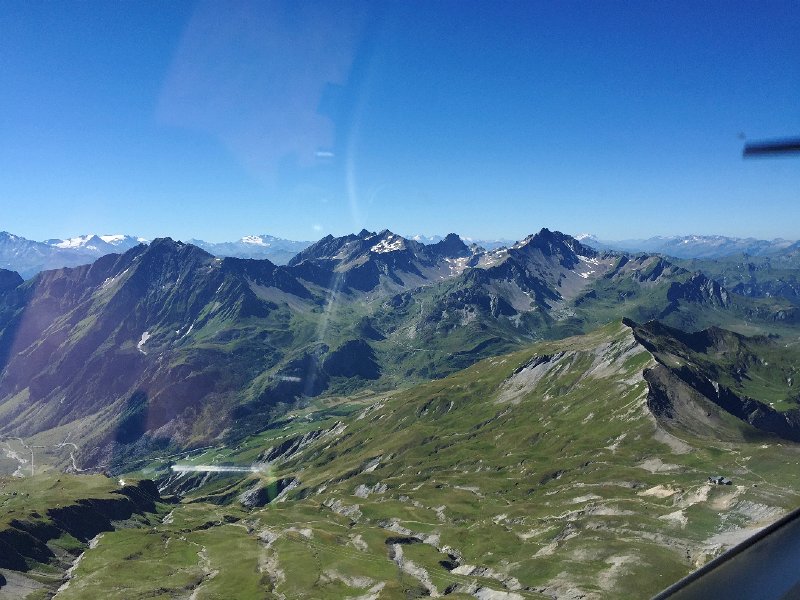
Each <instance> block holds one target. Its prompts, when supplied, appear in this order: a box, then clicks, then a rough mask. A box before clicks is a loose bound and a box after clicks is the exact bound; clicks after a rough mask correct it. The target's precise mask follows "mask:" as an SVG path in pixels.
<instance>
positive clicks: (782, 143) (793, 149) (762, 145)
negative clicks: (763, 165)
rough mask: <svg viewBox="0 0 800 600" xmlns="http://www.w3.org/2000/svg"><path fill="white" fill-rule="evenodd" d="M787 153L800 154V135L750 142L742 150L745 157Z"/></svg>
mask: <svg viewBox="0 0 800 600" xmlns="http://www.w3.org/2000/svg"><path fill="white" fill-rule="evenodd" d="M785 154H800V137H796V138H786V139H782V140H767V141H761V142H750V143H747V144H745V145H744V151H743V152H742V156H744V157H745V158H755V157H758V156H777V155H785Z"/></svg>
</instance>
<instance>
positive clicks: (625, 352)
mask: <svg viewBox="0 0 800 600" xmlns="http://www.w3.org/2000/svg"><path fill="white" fill-rule="evenodd" d="M787 344H790V345H789V346H788V347H787ZM798 353H799V350H798V348H797V346H796V345H791V343H790V342H787V341H786V340H785V339H777V338H774V337H744V336H741V335H738V334H735V333H733V332H730V331H726V330H722V329H720V328H716V327H715V328H709V329H707V330H704V331H700V332H698V333H694V334H688V333H685V332H682V331H680V330H677V329H674V328H670V327H667V326H664V325H663V324H661V323H658V322H650V323H646V324H637V323H634V322H632V321H628V320H626V321H625V322H624V323H623V322H621V321H617V322H614V323H612V324H609V325H606V326H604V327H602V328H600V329H597V330H595V331H593V332H592V333H590V334H588V335H582V336H578V337H571V338H567V339H563V340H558V341H546V342H540V343H537V344H534V345H529V346H527V347H525V348H524V349H522V350H518V351H516V352H514V353H510V354H504V355H501V356H497V357H493V358H488V359H484V360H482V361H479V362H477V363H476V364H474V365H472V366H470V367H468V368H467V369H465V370H462V371H459V372H456V373H454V374H452V375H450V376H448V377H446V378H443V379H439V380H436V381H431V382H427V383H423V384H420V385H417V386H413V387H410V388H407V389H404V390H400V391H391V392H363V393H361V394H358V395H354V396H351V397H349V398H332V397H329V398H319V399H315V400H314V401H313V402H312V403H311V405H310V406H308V407H306V408H304V409H302V410H296V411H293V413H292V415H290V417H291V418H287V419H286V420H285V422H283V423H282V424H281V426H280V427H276V428H272V429H267V430H264V431H262V432H259V433H257V434H255V435H253V436H247V437H245V438H243V439H241V440H239V442H238V443H237V444H235V445H229V446H225V445H222V444H218V445H216V446H214V447H213V448H206V449H203V450H201V451H198V452H195V453H190V454H188V455H187V454H184V455H182V456H181V457H179V460H178V463H179V465H174V464H173V463H174V458H172V459H170V458H168V457H165V458H159V459H154V460H152V461H149V462H147V463H146V464H144V465H143V466H142V468H141V470H140V471H139V472H137V473H131V474H126V475H124V478H125V479H126V480H128V479H132V480H135V479H136V478H138V477H142V476H146V477H150V478H154V479H156V480H157V482H158V484H159V486H160V487H161V490H162V494H163V495H164V498H165V499H169V494H177V496H178V497H179V498H180V499H181V500H180V502H174V500H175V499H174V498H173V502H174V503H173V504H171V505H163V504H159V505H158V506H157V508H156V512H157V513H158V514H157V517H155V518H154V517H153V516H148V515H142V516H141V517H139V518H140V520H141V522H138V523H123V524H120V525H116V524H115V525H114V529H115V530H114V531H111V530H110V529H111V528H108V531H107V532H106V533H104V535H103V537H102V538H100V539H99V540H98V539H95V540H94V542H93V544H94V547H93V548H90V549H88V550H86V552H85V555H84V556H83V558H82V559H81V560H80V562H79V564H78V565H77V567H75V568H74V569H73V570H72V571H71V579H70V580H69V586H68V587H67V588H66V589H64V590H63V591H62V592H61V594H60V595H59V598H64V599H65V600H69V599H70V598H94V597H104V598H130V597H151V596H158V595H160V596H164V597H188V596H190V595H194V596H195V597H197V598H202V597H209V598H223V597H225V598H228V597H236V598H250V597H253V598H264V597H266V598H272V597H274V598H281V597H284V598H301V597H309V598H330V599H335V598H346V597H350V598H353V597H355V598H358V597H374V598H386V599H393V598H398V599H399V598H407V597H420V596H437V595H448V596H452V597H455V598H483V599H485V598H505V599H506V600H522V599H527V598H591V599H597V598H621V597H624V598H639V597H649V596H651V595H652V594H654V593H655V592H657V591H659V590H660V589H662V588H664V587H666V585H668V584H669V583H671V582H673V581H675V580H676V579H678V578H679V577H680V576H682V575H684V574H686V573H687V572H688V571H690V570H692V569H693V568H695V567H696V566H698V565H700V564H702V563H704V562H706V561H707V560H709V559H710V558H712V557H713V556H715V555H717V554H719V553H720V552H721V551H722V550H723V549H724V548H727V547H729V546H731V545H732V544H734V543H736V542H738V541H740V540H742V539H744V538H745V537H746V536H748V535H749V534H751V533H753V532H754V531H755V530H756V528H757V527H760V526H763V525H764V524H766V523H768V522H770V521H772V520H774V519H776V518H777V517H778V516H780V514H782V513H783V512H785V511H786V510H788V509H790V508H792V507H794V506H796V505H797V503H798V501H800V471H798V469H797V468H796V464H797V462H798V461H799V460H800V451H799V450H798V446H797V445H796V444H794V443H793V442H792V441H791V440H792V439H793V438H794V437H795V436H796V433H795V430H794V426H793V425H792V423H794V421H795V419H794V415H796V413H797V402H796V398H797V395H796V392H795V389H796V388H795V387H794V376H795V371H794V370H795V369H796V368H797V365H798V364H800V363H799V362H798V359H800V356H798ZM754 398H761V399H762V400H760V401H759V400H755V399H754ZM742 408H744V410H740V409H742ZM757 415H761V416H762V417H764V418H761V417H758V418H752V417H754V416H757ZM780 419H783V423H784V424H785V427H783V428H780V427H778V428H776V427H774V426H773V425H774V424H775V423H777V422H779V421H780ZM209 464H210V465H211V466H214V465H218V466H220V467H222V468H221V469H220V470H219V471H218V472H208V471H209V466H208V465H209ZM227 464H235V465H254V466H257V468H254V469H253V470H252V471H249V472H247V473H242V472H233V473H231V472H228V473H226V472H223V471H222V469H224V465H227ZM201 465H206V466H205V467H203V468H202V470H204V471H205V472H197V473H194V474H192V468H193V467H200V466H201ZM170 466H174V467H177V466H180V469H171V468H170ZM181 472H183V473H186V474H185V475H181V474H180V473H181ZM714 476H719V477H720V480H723V479H724V480H731V481H732V485H717V484H714V483H712V482H710V481H709V478H713V477H714ZM37 477H40V476H37ZM35 479H36V478H27V479H21V480H20V479H17V480H15V481H17V482H28V481H30V483H28V484H27V485H34V480H35ZM16 485H21V483H16ZM39 510H40V512H41V511H42V510H43V509H41V508H40V509H39ZM17 518H18V519H20V520H21V521H26V522H28V521H32V520H35V519H32V518H30V517H29V516H27V515H25V514H18V515H17ZM143 519H147V523H145V522H144V521H143ZM131 525H138V526H137V527H135V528H131ZM141 525H144V526H141ZM64 539H65V540H69V538H63V539H61V538H58V539H56V540H51V541H50V542H49V543H50V545H51V546H53V545H56V546H57V545H58V544H61V545H62V546H63V545H64V544H66V542H65V541H64ZM59 540H60V541H59ZM73 544H75V546H76V547H77V550H76V552H75V553H76V554H77V552H78V551H80V550H82V549H84V548H85V543H84V544H83V545H80V544H78V543H77V542H73ZM48 564H53V563H52V560H51V562H49V563H48ZM31 566H32V567H33V568H32V569H31V571H29V572H25V573H20V574H18V573H9V578H10V580H11V578H12V577H16V579H15V580H16V581H20V578H21V577H27V578H30V577H33V576H34V575H35V574H36V573H37V572H38V570H39V569H41V567H40V566H39V565H38V564H35V563H32V565H31ZM7 573H8V572H7Z"/></svg>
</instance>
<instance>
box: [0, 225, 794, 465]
mask: <svg viewBox="0 0 800 600" xmlns="http://www.w3.org/2000/svg"><path fill="white" fill-rule="evenodd" d="M755 296H758V294H751V295H750V296H747V297H746V296H740V295H737V294H735V293H733V292H731V291H729V290H727V289H726V288H724V287H723V286H722V285H720V284H719V283H718V282H716V281H715V280H714V279H712V278H710V277H709V276H708V275H706V274H705V273H703V272H701V271H690V270H687V269H685V268H683V267H681V266H679V265H676V264H673V263H672V262H670V261H669V260H668V259H666V258H663V257H659V256H650V255H629V254H625V253H619V252H599V251H596V250H593V249H592V248H590V247H587V246H584V245H582V244H581V243H580V242H578V241H577V240H575V239H573V238H571V237H569V236H567V235H564V234H561V233H558V232H551V231H549V230H547V229H543V230H541V231H540V232H539V233H538V234H536V235H532V236H529V237H528V238H526V239H524V240H522V241H520V242H518V243H516V244H514V245H513V246H511V247H508V248H499V249H495V250H491V251H486V250H484V249H482V248H480V247H477V246H474V245H473V246H467V245H466V244H464V243H463V242H462V241H461V239H460V238H459V237H458V236H456V235H454V234H450V235H448V236H447V237H446V238H444V239H443V240H441V241H439V242H438V243H436V244H432V245H423V244H420V243H418V242H415V241H413V240H408V239H405V238H403V237H401V236H398V235H396V234H393V233H392V232H389V231H383V232H380V233H374V232H369V231H366V230H365V231H362V232H360V233H359V234H357V235H349V236H344V237H340V238H334V237H332V236H327V237H325V238H323V239H322V240H320V241H319V242H317V243H315V244H313V245H311V246H310V247H308V248H307V249H305V250H303V251H302V252H300V253H299V254H298V255H296V256H295V257H294V258H293V259H292V260H291V261H289V263H288V264H287V265H285V266H276V265H274V264H273V263H271V262H269V261H268V260H247V259H236V258H217V257H214V256H212V255H211V254H209V253H207V252H205V251H204V250H201V249H200V248H197V247H195V246H192V245H190V244H183V243H180V242H174V241H172V240H170V239H168V238H166V239H158V240H154V241H153V242H152V243H151V244H150V245H149V246H144V245H139V246H136V247H133V248H132V249H130V250H128V251H127V252H125V253H124V254H110V255H107V256H104V257H102V258H100V259H98V260H97V261H96V262H94V263H93V264H91V265H85V266H80V267H76V268H64V269H59V270H54V271H44V272H41V273H39V274H38V275H36V276H35V277H33V278H31V279H29V280H27V281H24V282H23V281H22V280H21V278H19V277H18V276H16V275H15V274H13V273H9V272H3V273H0V365H1V366H2V374H1V375H0V434H2V435H5V436H21V437H23V438H26V439H28V438H31V440H32V441H33V442H34V443H36V444H38V445H41V446H44V447H46V448H52V447H53V446H55V445H56V444H62V445H61V446H60V447H59V450H58V451H53V456H52V457H50V458H52V459H53V460H55V461H56V462H59V461H60V464H61V465H62V466H64V467H71V468H88V467H99V466H103V467H106V468H111V469H119V468H121V467H122V465H125V464H127V463H128V461H129V460H131V459H133V458H136V457H141V456H144V455H147V454H148V453H150V452H153V451H158V452H162V453H163V452H168V451H171V450H179V449H182V448H190V447H200V446H203V445H207V444H209V443H212V442H216V441H218V440H220V439H226V440H231V439H235V438H240V437H242V436H244V435H246V434H248V433H252V432H254V431H258V430H260V429H263V428H264V427H266V426H268V425H269V424H271V423H272V424H275V423H276V422H278V421H280V419H281V417H282V415H284V414H285V413H286V412H287V411H288V410H290V409H293V408H298V407H302V406H303V405H304V404H305V403H307V402H308V399H309V398H314V397H317V396H320V395H323V394H324V395H336V394H339V395H343V394H350V393H353V392H356V391H358V390H363V389H371V390H378V391H379V390H389V389H394V388H396V387H398V386H406V385H409V384H412V383H414V382H419V381H424V380H428V379H432V378H439V377H442V376H445V375H447V374H449V373H452V372H454V371H456V370H458V369H461V368H464V367H466V366H469V365H471V364H473V363H474V362H476V361H477V360H480V359H481V358H484V357H487V356H494V355H497V354H500V353H503V352H507V351H510V350H513V349H517V348H522V347H524V346H526V345H528V344H530V343H531V342H533V341H536V340H542V339H555V338H560V337H564V336H566V335H571V334H575V333H581V332H584V331H588V330H591V329H593V328H595V327H597V326H599V325H601V324H603V323H607V322H609V321H611V320H613V319H617V318H620V317H622V316H626V317H630V318H633V319H635V320H636V321H639V322H644V321H648V320H650V319H654V318H658V319H660V320H662V321H663V322H665V323H666V324H669V325H673V326H678V327H682V328H685V329H699V328H702V327H706V326H709V325H719V326H725V327H729V328H732V329H737V330H739V331H741V332H743V333H775V332H777V333H787V332H790V333H791V332H792V331H793V330H794V327H795V323H796V321H797V316H798V312H797V308H796V306H795V305H794V304H793V303H792V301H791V299H790V298H785V297H782V298H775V297H764V298H761V297H755ZM65 442H68V444H70V445H69V446H64V445H63V444H64V443H65ZM72 445H74V446H72ZM65 447H68V448H70V449H71V452H70V453H67V452H65V451H64V448H65Z"/></svg>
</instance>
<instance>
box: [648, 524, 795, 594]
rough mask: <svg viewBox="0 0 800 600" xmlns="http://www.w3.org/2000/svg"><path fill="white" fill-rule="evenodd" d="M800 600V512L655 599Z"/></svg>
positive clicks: (772, 526)
mask: <svg viewBox="0 0 800 600" xmlns="http://www.w3.org/2000/svg"><path fill="white" fill-rule="evenodd" d="M717 598H719V599H722V598H724V599H725V600H752V599H754V598H757V599H758V600H797V599H800V509H799V510H795V511H794V512H791V513H789V514H788V515H786V516H785V517H783V518H782V519H780V520H779V521H777V522H775V523H773V524H772V525H770V526H769V527H766V528H764V529H762V530H761V531H759V532H758V533H757V534H755V535H754V536H752V537H750V538H748V539H747V540H745V541H744V542H742V543H741V544H739V545H738V546H734V547H733V548H731V549H730V550H728V551H727V552H725V553H724V554H722V555H721V556H719V557H717V558H715V559H714V560H712V561H711V562H710V563H708V564H707V565H705V566H703V567H701V568H700V569H698V570H697V571H695V572H694V573H691V574H689V575H688V576H686V577H684V578H683V579H681V580H680V581H679V582H677V583H675V584H673V585H671V586H670V587H668V588H667V589H666V590H664V591H663V592H661V593H660V594H658V595H657V596H655V597H654V598H653V600H667V599H669V600H714V599H717Z"/></svg>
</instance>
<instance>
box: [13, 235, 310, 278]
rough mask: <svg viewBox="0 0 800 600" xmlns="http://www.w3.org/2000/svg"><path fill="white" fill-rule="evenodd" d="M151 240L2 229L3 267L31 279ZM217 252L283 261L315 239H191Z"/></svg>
mask: <svg viewBox="0 0 800 600" xmlns="http://www.w3.org/2000/svg"><path fill="white" fill-rule="evenodd" d="M147 243H149V240H147V239H145V238H142V237H138V236H133V235H123V234H117V235H95V234H87V235H80V236H77V237H73V238H68V239H58V238H55V239H49V240H45V241H43V242H38V241H34V240H29V239H26V238H24V237H21V236H18V235H14V234H11V233H8V232H5V231H3V232H0V268H2V269H8V270H10V271H16V272H17V273H19V274H20V275H21V276H22V277H23V278H24V279H29V278H31V277H33V276H34V275H36V273H39V272H40V271H46V270H48V269H58V268H61V267H76V266H78V265H85V264H89V263H92V262H94V261H95V260H97V259H98V258H100V257H101V256H106V255H107V254H120V253H122V252H125V251H126V250H130V249H131V248H133V247H135V246H138V245H139V244H147ZM189 243H191V244H192V245H194V246H197V247H199V248H203V249H204V250H206V251H207V252H210V253H211V254H213V255H215V256H232V257H236V258H256V259H262V258H266V259H269V260H270V261H271V262H273V263H275V264H278V265H283V264H286V263H287V262H289V260H290V259H291V258H292V257H293V256H294V255H295V254H297V253H298V252H300V250H302V249H303V248H306V247H308V246H309V245H311V244H312V242H297V241H293V240H285V239H282V238H278V237H274V236H271V235H248V236H245V237H243V238H241V239H240V240H237V241H235V242H223V243H213V242H206V241H203V240H196V239H192V240H189Z"/></svg>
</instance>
